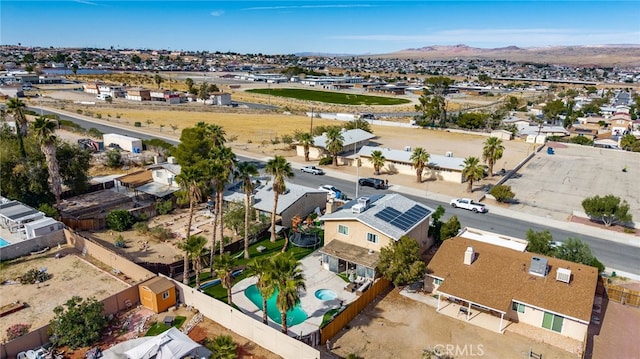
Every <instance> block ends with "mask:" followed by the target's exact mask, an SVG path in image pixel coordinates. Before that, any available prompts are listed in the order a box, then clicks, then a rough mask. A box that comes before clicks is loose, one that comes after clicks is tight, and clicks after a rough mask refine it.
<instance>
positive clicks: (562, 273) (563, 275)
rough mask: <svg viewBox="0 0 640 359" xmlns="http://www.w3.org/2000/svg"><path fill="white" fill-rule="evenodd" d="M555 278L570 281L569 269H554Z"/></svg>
mask: <svg viewBox="0 0 640 359" xmlns="http://www.w3.org/2000/svg"><path fill="white" fill-rule="evenodd" d="M556 280H557V281H559V282H564V283H569V282H571V269H567V268H558V269H557V270H556Z"/></svg>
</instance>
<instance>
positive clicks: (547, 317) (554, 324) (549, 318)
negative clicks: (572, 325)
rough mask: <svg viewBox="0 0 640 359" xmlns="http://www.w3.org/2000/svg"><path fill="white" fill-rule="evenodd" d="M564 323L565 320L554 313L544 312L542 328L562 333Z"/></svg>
mask: <svg viewBox="0 0 640 359" xmlns="http://www.w3.org/2000/svg"><path fill="white" fill-rule="evenodd" d="M563 322H564V318H563V317H561V316H559V315H555V314H553V313H549V312H544V317H543V318H542V327H543V328H546V329H551V330H553V331H554V332H558V333H562V323H563Z"/></svg>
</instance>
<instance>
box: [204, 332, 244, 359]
mask: <svg viewBox="0 0 640 359" xmlns="http://www.w3.org/2000/svg"><path fill="white" fill-rule="evenodd" d="M205 346H206V347H207V349H209V350H211V353H212V354H211V358H214V359H235V358H237V357H238V353H237V351H238V345H237V344H236V343H235V342H234V341H233V338H232V337H231V336H230V335H224V334H221V335H218V336H217V337H215V338H213V340H207V341H206V343H205Z"/></svg>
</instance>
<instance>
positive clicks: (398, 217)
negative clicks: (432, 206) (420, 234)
mask: <svg viewBox="0 0 640 359" xmlns="http://www.w3.org/2000/svg"><path fill="white" fill-rule="evenodd" d="M429 213H430V211H429V210H428V209H426V208H424V207H422V206H419V205H415V206H413V207H411V208H410V209H409V210H408V211H406V212H404V213H403V212H400V211H398V210H396V209H394V208H391V207H387V208H384V209H383V210H381V211H380V212H378V213H376V214H375V216H376V217H378V218H380V219H381V220H383V221H385V222H387V223H389V224H391V225H392V226H395V227H397V228H400V229H401V230H403V231H406V230H408V229H410V228H411V227H413V226H415V224H416V223H418V222H419V221H420V220H421V219H423V218H424V217H425V216H426V215H428V214H429Z"/></svg>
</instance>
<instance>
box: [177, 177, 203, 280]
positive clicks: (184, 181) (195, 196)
mask: <svg viewBox="0 0 640 359" xmlns="http://www.w3.org/2000/svg"><path fill="white" fill-rule="evenodd" d="M201 180H202V173H201V172H200V170H199V169H198V168H195V167H190V166H185V167H182V169H181V170H180V174H179V175H177V176H176V182H177V183H178V185H180V188H181V189H182V190H183V191H185V193H186V195H187V198H188V200H189V216H188V220H187V228H186V229H185V231H186V235H185V237H184V238H185V241H186V240H187V239H188V238H189V237H190V236H191V221H192V220H193V211H194V209H195V205H196V203H197V202H199V201H200V199H201V198H202V191H201V190H200V182H201ZM183 259H184V272H183V277H182V283H184V284H189V257H188V255H187V253H186V252H185V254H184V257H183Z"/></svg>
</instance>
